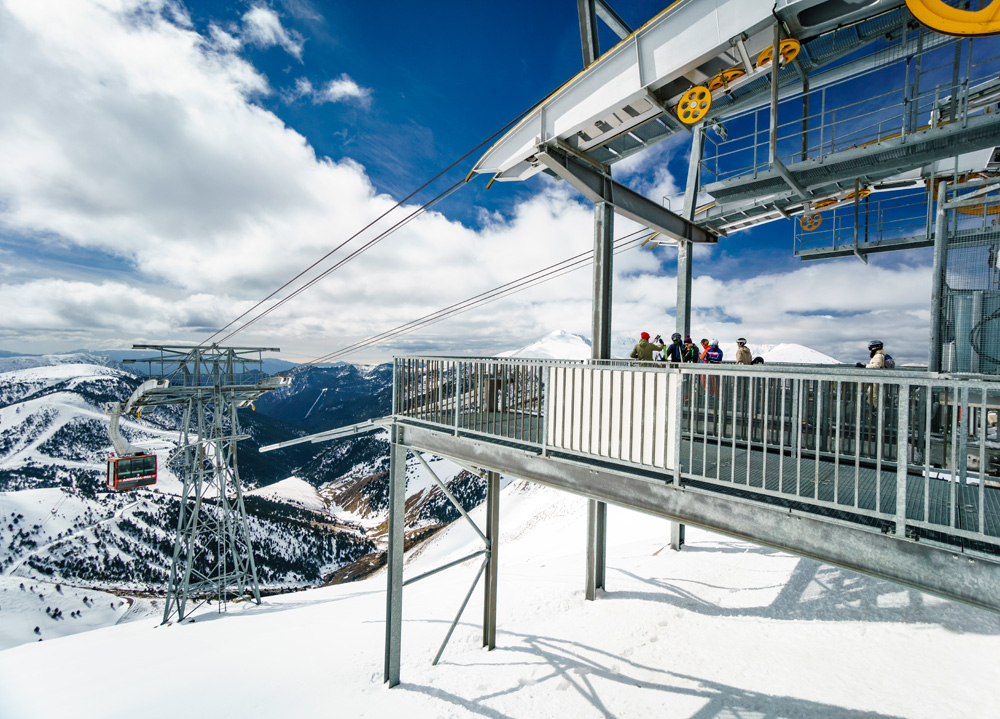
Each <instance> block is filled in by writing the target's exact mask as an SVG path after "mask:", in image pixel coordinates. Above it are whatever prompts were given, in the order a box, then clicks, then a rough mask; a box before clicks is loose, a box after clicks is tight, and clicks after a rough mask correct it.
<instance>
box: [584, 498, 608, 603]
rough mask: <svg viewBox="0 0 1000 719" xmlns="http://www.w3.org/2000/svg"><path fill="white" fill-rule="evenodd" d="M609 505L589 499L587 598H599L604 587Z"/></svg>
mask: <svg viewBox="0 0 1000 719" xmlns="http://www.w3.org/2000/svg"><path fill="white" fill-rule="evenodd" d="M607 525H608V505H607V504H606V503H604V502H598V501H597V500H596V499H588V500H587V599H590V600H593V599H596V598H597V590H598V589H604V567H605V562H606V556H605V550H606V548H607V536H606V529H607Z"/></svg>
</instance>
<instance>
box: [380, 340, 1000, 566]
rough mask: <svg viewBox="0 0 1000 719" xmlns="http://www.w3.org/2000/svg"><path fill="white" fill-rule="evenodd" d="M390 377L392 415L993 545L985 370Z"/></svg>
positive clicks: (524, 370)
mask: <svg viewBox="0 0 1000 719" xmlns="http://www.w3.org/2000/svg"><path fill="white" fill-rule="evenodd" d="M394 384H395V390H396V391H395V395H396V398H397V404H396V406H395V407H394V418H395V421H397V422H400V423H404V424H405V423H408V422H412V423H415V424H419V425H420V426H424V427H428V428H431V429H437V430H439V431H443V432H447V433H449V434H453V435H455V436H459V437H469V438H476V439H477V440H478V439H483V440H488V441H498V442H503V443H507V444H510V445H512V446H517V447H521V448H524V449H525V450H528V451H531V452H536V453H538V454H541V455H543V456H557V457H562V458H565V459H570V460H573V461H583V462H599V463H610V464H613V465H619V466H622V467H626V468H627V467H634V468H637V469H641V470H643V473H644V474H646V475H647V476H649V477H651V478H653V477H655V478H660V480H661V481H664V482H667V483H673V482H677V481H680V482H682V483H691V482H695V483H698V484H699V486H707V487H709V488H712V489H714V490H715V491H723V492H734V491H738V492H741V493H743V494H746V495H748V496H750V497H751V498H752V499H753V500H754V501H760V502H764V503H770V504H773V503H775V502H779V503H782V502H783V503H788V502H791V503H793V504H794V506H798V507H803V508H805V511H811V512H816V513H819V514H822V515H823V516H824V517H827V518H830V519H831V521H834V520H836V521H850V522H855V523H858V524H860V525H861V526H864V527H868V528H876V529H878V528H881V529H882V530H883V531H888V532H891V533H895V534H898V535H899V536H906V537H917V536H920V537H940V536H947V537H952V538H955V541H965V540H972V541H974V542H979V543H982V545H983V546H984V547H994V548H995V550H996V551H995V553H996V554H1000V514H996V516H995V512H994V510H993V509H992V508H993V507H995V506H997V507H1000V501H998V500H1000V443H998V437H997V414H998V413H1000V377H997V376H994V375H954V374H944V373H933V372H928V371H926V370H924V369H920V368H898V369H893V370H868V369H861V368H855V367H853V366H839V367H831V366H816V365H788V366H775V365H766V366H765V365H751V366H747V365H736V364H718V365H704V364H680V365H672V364H664V363H632V362H626V361H621V360H549V359H514V358H495V357H490V358H469V357H406V358H397V359H396V360H395V371H394ZM678 470H679V472H678ZM741 496H742V495H741ZM987 497H989V502H987V501H986V500H987ZM897 498H899V499H900V501H897ZM904 498H905V499H904ZM988 503H989V505H990V509H989V510H987V508H986V505H987V504H988ZM781 506H784V505H781ZM977 546H978V545H977ZM990 551H992V550H990Z"/></svg>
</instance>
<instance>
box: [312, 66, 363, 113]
mask: <svg viewBox="0 0 1000 719" xmlns="http://www.w3.org/2000/svg"><path fill="white" fill-rule="evenodd" d="M371 95H372V91H371V90H370V89H368V88H367V87H361V86H360V85H358V83H356V82H355V81H354V80H352V79H351V78H350V77H349V76H348V75H347V73H343V74H342V75H341V76H340V77H338V78H337V79H336V80H330V81H329V82H328V83H326V84H325V85H324V86H323V89H322V90H320V91H319V92H317V93H316V94H315V96H314V102H317V103H322V102H356V103H358V104H359V105H362V106H365V105H367V104H368V103H369V102H370V100H371Z"/></svg>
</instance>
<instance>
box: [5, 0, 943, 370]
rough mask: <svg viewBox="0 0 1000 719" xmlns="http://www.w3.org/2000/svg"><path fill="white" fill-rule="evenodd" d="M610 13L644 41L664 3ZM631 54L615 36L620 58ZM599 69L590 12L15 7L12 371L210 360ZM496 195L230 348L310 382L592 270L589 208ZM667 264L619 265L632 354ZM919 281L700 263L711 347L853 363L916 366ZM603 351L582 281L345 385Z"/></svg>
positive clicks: (280, 5) (748, 253) (480, 6)
mask: <svg viewBox="0 0 1000 719" xmlns="http://www.w3.org/2000/svg"><path fill="white" fill-rule="evenodd" d="M615 5H616V9H617V10H618V11H619V13H620V14H621V15H622V16H623V18H624V19H625V20H626V22H628V23H630V24H631V25H632V26H633V27H638V26H639V25H641V24H642V23H644V22H645V21H646V20H648V19H649V18H651V17H652V16H653V15H655V14H656V13H657V12H658V11H659V10H660V9H662V5H663V3H662V2H660V3H657V2H629V3H616V4H615ZM615 40H616V38H615V36H613V35H612V34H611V33H610V32H609V31H608V30H607V29H606V28H603V26H602V36H601V41H602V49H605V50H606V49H608V48H609V47H610V46H611V45H612V44H613V43H614V42H615ZM581 67H582V57H581V52H580V46H579V28H578V25H577V17H576V3H575V2H573V1H572V0H546V1H543V2H541V3H539V2H519V1H514V2H508V3H503V4H500V5H497V4H489V3H465V2H448V3H439V4H435V5H434V6H433V7H430V8H429V7H428V6H426V5H420V4H415V3H408V2H383V3H357V2H352V3H320V2H310V1H309V0H271V1H266V0H251V1H241V2H221V1H220V2H195V1H194V0H187V1H186V2H182V1H181V0H79V1H77V0H72V1H71V0H64V1H63V2H57V1H55V0H0V102H2V103H3V105H4V107H6V108H8V109H7V111H6V112H5V113H3V115H2V116H0V154H2V156H4V157H5V158H6V160H7V162H6V165H7V171H6V172H5V173H3V176H2V177H0V303H2V304H3V306H5V307H6V312H5V313H3V316H2V317H0V349H4V350H8V351H25V352H51V351H63V350H69V349H73V348H79V347H90V348H121V347H127V346H129V345H131V344H132V343H133V342H137V341H142V342H192V341H194V342H197V341H202V340H204V339H205V338H206V337H207V336H208V334H210V332H211V331H212V330H214V329H216V328H218V327H220V326H222V325H224V324H225V323H227V322H229V321H230V320H232V319H233V318H234V317H236V316H237V315H239V314H240V313H241V312H243V311H245V310H247V309H249V308H251V307H252V306H253V305H254V303H255V302H256V301H257V300H259V299H261V298H262V297H264V296H265V295H267V294H268V293H269V292H271V291H272V290H274V289H276V288H277V287H279V286H280V285H281V284H282V283H284V282H285V281H286V280H288V279H290V278H291V277H292V276H294V275H295V274H296V273H297V272H298V271H300V270H301V269H302V268H304V267H306V266H308V265H309V264H311V263H312V262H314V261H315V260H317V259H318V258H319V257H321V256H322V255H324V254H325V253H326V252H328V251H329V250H331V249H332V248H333V247H335V246H337V245H338V244H340V243H341V242H343V241H344V240H346V239H347V238H348V237H350V236H351V235H352V234H353V233H354V232H356V231H357V230H359V229H360V228H361V227H363V226H364V225H365V224H367V223H368V222H369V221H371V220H372V219H373V218H375V217H376V216H378V215H379V214H380V213H382V212H384V211H386V210H387V209H389V208H390V207H391V206H392V204H393V203H395V202H396V201H398V200H400V199H402V198H403V197H404V196H405V195H406V194H408V193H409V192H410V191H411V190H412V189H415V188H416V187H417V186H418V185H420V184H422V183H423V182H424V181H425V180H427V179H429V178H430V177H431V176H432V175H433V174H435V173H437V172H438V171H439V170H441V169H443V168H445V167H446V166H448V165H449V164H450V163H451V162H453V161H454V160H455V159H457V158H458V157H459V156H461V155H462V154H463V153H465V152H467V151H468V150H470V149H471V148H472V147H474V146H475V145H476V144H478V143H479V142H481V141H482V140H484V139H485V138H486V137H488V136H489V135H490V134H492V133H493V132H494V131H496V130H497V129H499V128H500V127H502V126H503V125H504V124H505V123H507V122H508V121H509V120H511V119H512V118H514V117H515V116H516V115H518V114H519V113H520V112H522V111H524V110H526V109H527V108H528V107H530V106H531V105H533V104H534V103H535V102H536V101H538V100H539V99H541V98H542V97H544V96H545V95H547V94H548V93H549V92H551V91H552V90H553V89H555V88H556V87H558V86H559V85H561V84H562V83H563V82H564V81H565V80H566V79H568V78H569V77H571V76H572V75H573V74H575V73H576V72H578V71H579V70H580V68H581ZM687 154H688V147H687V145H686V144H684V143H683V142H667V143H662V145H661V146H657V147H654V148H653V149H651V150H649V151H647V152H646V153H644V154H643V155H642V156H641V157H638V158H636V159H634V160H633V161H630V162H629V163H628V167H627V168H625V167H623V168H620V169H616V170H615V172H616V175H617V176H618V177H620V178H621V179H622V180H623V181H625V182H627V183H628V184H630V185H632V186H633V187H635V188H636V189H639V190H641V191H643V192H647V193H648V194H649V196H651V197H654V199H659V198H660V196H662V195H664V194H675V193H676V192H678V190H679V185H680V184H682V183H683V178H684V177H685V174H686V170H687ZM474 157H475V156H474ZM474 157H473V158H470V160H469V161H467V162H466V163H465V164H464V165H463V166H462V169H461V170H460V171H456V172H453V173H452V174H450V175H448V176H446V177H445V178H443V179H442V180H441V181H439V182H438V183H437V184H436V185H435V186H434V187H432V188H429V189H428V190H427V191H425V192H424V193H422V194H421V195H419V196H418V197H417V198H414V201H413V202H411V203H410V204H409V205H408V206H407V208H405V211H411V210H412V209H414V208H415V207H416V205H415V204H414V203H419V202H420V201H423V200H426V199H429V198H430V197H432V196H433V195H434V194H436V193H437V192H439V191H440V190H443V189H444V188H445V187H446V186H448V185H450V184H452V183H453V182H455V181H456V180H457V179H458V177H459V176H461V175H464V173H465V172H466V171H467V170H468V167H469V166H470V164H471V162H472V159H474ZM485 184H486V183H485V181H484V179H483V178H478V179H477V180H476V181H475V182H473V183H470V185H469V186H467V187H464V188H463V189H462V190H461V191H459V192H457V193H456V194H455V195H453V196H451V197H450V198H449V199H448V200H446V201H445V202H444V203H443V204H441V205H440V206H438V207H437V208H436V212H433V213H428V214H427V215H425V216H422V217H421V218H419V219H418V220H416V221H414V222H412V223H410V224H408V225H406V227H405V228H403V229H402V230H400V231H399V232H397V233H395V234H393V235H392V236H391V237H389V238H388V239H386V240H384V241H383V242H381V243H379V244H378V245H376V246H374V247H373V248H372V249H371V250H369V251H368V252H366V253H365V254H364V255H362V256H360V257H359V258H358V259H356V260H353V261H352V262H351V263H350V264H348V265H345V266H344V267H343V268H342V269H340V270H338V271H336V272H335V273H333V274H331V275H330V276H329V277H328V278H326V279H324V280H323V281H322V282H320V283H318V284H317V285H316V286H315V287H314V288H312V289H310V290H308V291H307V292H305V293H304V294H302V295H301V297H298V298H296V299H294V300H292V301H290V302H288V303H287V304H286V305H284V306H283V307H281V308H280V309H278V310H276V311H274V312H273V313H272V314H270V315H268V316H267V317H266V318H264V319H262V320H261V321H260V322H258V323H257V324H255V325H253V326H252V327H251V328H249V329H247V330H246V331H244V332H241V333H240V334H239V335H237V336H236V337H235V338H233V339H232V340H231V341H233V342H238V343H240V344H255V345H256V344H260V345H277V346H281V347H282V348H283V350H285V351H286V352H287V357H288V358H289V359H293V360H296V361H298V360H306V359H311V358H313V357H317V356H319V355H321V354H325V353H327V352H331V351H335V350H337V349H340V348H342V347H345V346H347V345H349V344H351V343H352V342H356V341H358V340H360V339H363V338H365V337H367V336H369V335H372V334H376V333H378V332H382V331H384V330H387V329H389V328H392V327H394V326H396V325H398V324H401V323H403V322H406V321H409V320H411V319H414V318H417V317H420V316H422V315H425V314H427V313H429V312H433V311H435V310H437V309H439V308H441V307H445V306H447V305H450V304H452V303H454V302H457V301H460V300H462V299H465V298H466V297H471V296H473V295H476V294H477V293H480V292H483V291H485V290H488V289H490V288H492V287H495V286H498V285H500V284H503V283H504V282H508V281H510V280H512V279H515V278H517V277H519V276H521V275H523V274H525V273H527V272H530V271H532V270H535V269H539V268H541V267H545V266H547V265H549V264H552V263H554V262H558V261H560V260H562V259H564V258H566V257H569V256H572V255H575V254H577V253H579V252H583V251H586V250H588V249H589V248H590V247H591V243H592V230H591V224H590V223H591V214H590V213H591V209H590V205H589V204H588V203H586V202H584V201H583V200H582V198H580V197H579V196H578V195H577V194H576V193H574V192H573V191H571V190H569V189H568V188H566V187H565V185H563V184H561V183H556V182H553V181H552V180H550V179H548V178H546V177H536V178H533V179H532V180H529V181H528V182H525V183H495V184H494V185H493V187H492V188H491V189H490V190H489V191H487V190H486V189H485ZM674 201H675V202H676V201H677V200H676V198H675V200H674ZM399 212H400V211H397V213H396V214H394V215H391V216H390V218H389V219H388V220H386V221H383V223H381V224H380V225H378V227H380V228H384V227H386V226H387V224H386V222H393V221H395V220H397V219H399V218H400V217H402V214H399ZM635 229H636V227H635V226H634V225H631V224H630V223H627V222H623V221H619V222H618V224H617V233H616V234H618V235H623V234H626V233H627V232H631V231H634V230H635ZM373 236H374V232H369V233H367V234H366V235H364V236H363V237H361V238H359V239H358V240H356V241H355V242H354V243H352V244H351V245H349V246H347V247H345V248H344V250H342V251H340V252H339V253H337V254H334V255H333V256H332V257H331V258H330V260H328V261H327V262H326V263H325V264H323V265H321V266H320V268H318V269H323V268H325V267H328V266H329V265H330V263H332V262H335V261H337V259H338V258H341V257H343V253H344V252H348V251H350V250H351V249H353V248H354V247H356V246H358V243H359V242H361V241H363V240H365V239H368V238H371V237H373ZM674 256H675V251H674V250H673V249H672V248H669V247H661V248H659V249H657V250H656V251H654V252H650V251H648V250H637V251H630V252H627V253H624V254H622V255H619V256H618V257H617V258H616V284H615V295H614V297H615V307H614V319H613V322H614V327H613V331H614V332H615V333H617V334H620V335H626V336H634V335H637V334H638V332H639V331H641V330H644V329H648V330H650V331H653V332H663V333H669V332H670V331H672V329H673V326H672V325H673V316H672V313H673V306H674V294H675V289H674V277H673V275H674V272H675V263H674ZM927 265H928V258H927V256H926V253H923V254H919V253H918V254H904V253H897V254H894V255H891V256H888V255H887V256H882V257H878V258H874V259H873V261H872V263H871V265H870V266H868V267H865V266H864V265H862V264H861V263H860V262H859V261H857V260H850V261H838V262H828V263H820V264H810V265H804V264H802V263H800V262H799V261H798V260H797V259H796V258H794V256H793V254H792V231H791V227H790V225H789V224H787V223H773V224H770V225H766V226H763V227H760V228H757V229H754V230H752V231H748V232H743V233H739V234H734V235H733V236H732V237H731V238H729V239H726V240H723V241H722V242H721V243H720V244H719V246H718V247H715V248H700V249H699V252H698V254H697V255H696V263H695V275H696V277H697V279H696V282H695V289H694V302H695V317H694V321H693V324H694V332H695V333H697V334H703V335H706V336H709V335H711V336H717V337H719V338H720V339H722V340H731V339H732V338H735V337H736V336H738V335H740V334H743V335H746V336H748V337H749V338H750V339H751V342H760V343H771V344H776V343H779V342H783V341H786V342H798V343H801V344H806V345H809V346H812V347H815V348H816V349H819V350H822V351H824V352H827V353H828V354H832V355H834V356H839V357H842V358H843V359H848V360H853V359H855V358H856V357H855V355H858V354H859V353H860V354H864V352H863V347H864V345H865V344H866V342H867V339H868V338H869V336H870V335H872V334H880V335H883V338H884V339H885V340H886V342H887V344H888V345H890V346H894V347H896V348H897V352H896V356H897V357H900V356H902V358H903V359H913V360H920V359H922V358H923V357H924V356H925V355H926V341H927V317H926V313H927V306H928V303H929V272H928V269H927ZM307 277H308V276H307ZM817 286H822V288H823V290H822V291H817ZM279 296H280V295H279ZM589 328H590V275H589V269H585V270H580V271H578V272H575V273H572V274H570V275H567V276H566V277H563V278H560V279H558V280H555V281H553V282H550V283H546V284H545V285H541V286H539V287H536V288H534V289H532V290H530V291H527V292H523V293H520V294H518V295H515V296H513V297H511V298H509V299H507V300H504V301H501V302H497V303H494V304H491V305H489V306H487V307H486V308H484V309H482V310H479V311H476V312H469V313H467V314H463V315H461V316H459V317H456V318H454V319H452V320H449V321H447V322H442V323H440V324H437V325H434V326H433V327H429V328H427V329H425V330H422V331H420V332H415V333H413V334H410V335H406V336H396V337H393V338H392V340H391V341H390V342H388V343H386V344H383V345H380V346H379V347H377V348H373V349H371V350H369V351H367V352H364V353H359V354H357V355H354V356H352V357H351V359H355V360H365V361H371V360H383V359H386V358H388V357H389V356H391V355H392V354H394V353H401V352H431V353H450V352H461V353H469V352H474V353H493V352H497V351H502V350H504V349H511V348H514V347H518V346H522V345H525V344H528V343H529V342H531V341H534V340H536V339H538V338H539V337H541V336H543V335H544V334H547V333H548V332H550V331H552V330H556V329H566V330H569V331H572V332H578V333H580V334H583V335H588V334H589ZM859 348H860V349H859Z"/></svg>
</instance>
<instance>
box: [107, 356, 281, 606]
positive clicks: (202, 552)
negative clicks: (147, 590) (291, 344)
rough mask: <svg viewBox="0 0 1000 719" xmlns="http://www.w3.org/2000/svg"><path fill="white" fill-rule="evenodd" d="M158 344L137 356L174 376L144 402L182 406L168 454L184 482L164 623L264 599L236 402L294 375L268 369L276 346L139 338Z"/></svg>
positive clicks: (158, 371) (157, 370) (239, 404)
mask: <svg viewBox="0 0 1000 719" xmlns="http://www.w3.org/2000/svg"><path fill="white" fill-rule="evenodd" d="M133 349H146V350H154V351H157V352H159V356H156V357H146V358H142V359H135V360H125V361H126V362H130V363H145V364H147V365H148V370H149V374H150V376H154V377H155V376H157V375H158V376H159V377H161V378H162V379H166V380H169V381H168V382H165V383H163V386H160V387H156V388H154V389H151V390H149V391H148V392H146V393H145V394H143V395H142V397H141V399H140V400H139V401H138V403H137V405H138V406H140V407H142V406H146V407H149V406H163V405H179V406H181V407H182V408H183V420H182V425H181V438H180V446H179V447H178V448H177V450H176V451H175V452H174V453H173V454H172V455H171V456H170V458H169V459H168V460H167V461H168V463H171V464H172V465H173V466H174V467H175V468H176V470H177V473H178V475H179V476H180V478H181V481H182V482H183V488H182V491H181V496H180V506H179V513H178V518H177V536H176V537H175V539H174V554H173V560H172V562H171V565H170V582H169V584H168V586H167V600H166V606H165V607H164V610H163V623H164V624H165V623H167V622H168V621H170V619H171V618H172V617H176V618H177V620H178V621H180V620H182V619H184V618H185V617H186V616H188V615H189V614H190V613H191V612H192V611H194V609H196V608H197V607H198V606H200V605H201V604H203V603H204V602H207V601H209V600H211V599H216V600H217V601H219V602H225V601H227V600H228V599H229V598H231V597H248V598H250V597H252V598H253V600H254V601H256V602H257V603H258V604H259V603H260V588H259V587H258V583H257V568H256V565H255V564H254V558H253V551H252V548H251V543H250V530H249V527H248V524H247V516H246V509H245V507H244V505H243V491H242V489H241V487H240V476H239V469H238V467H237V462H236V443H237V442H238V441H239V440H241V439H245V438H247V437H248V436H249V435H245V434H240V429H239V418H238V415H237V412H236V410H237V409H238V408H240V407H246V406H249V405H250V404H251V403H252V402H253V401H254V400H255V399H256V398H257V397H259V396H260V395H261V394H263V393H264V392H267V391H269V390H272V389H275V388H277V387H280V386H282V385H285V384H288V383H289V382H290V381H291V379H290V378H288V377H270V378H266V379H265V378H264V377H263V360H262V354H263V353H264V352H277V351H278V350H277V348H270V347H218V346H215V345H212V346H210V347H190V346H176V345H169V346H168V345H135V346H134V347H133Z"/></svg>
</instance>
